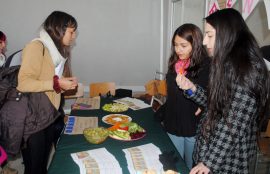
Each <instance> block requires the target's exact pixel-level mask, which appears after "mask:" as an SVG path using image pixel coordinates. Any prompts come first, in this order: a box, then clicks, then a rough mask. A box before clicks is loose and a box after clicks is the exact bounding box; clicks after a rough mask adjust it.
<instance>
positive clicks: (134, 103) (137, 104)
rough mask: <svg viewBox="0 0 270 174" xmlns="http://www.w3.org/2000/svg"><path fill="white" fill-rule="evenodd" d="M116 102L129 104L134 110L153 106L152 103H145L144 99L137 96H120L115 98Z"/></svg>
mask: <svg viewBox="0 0 270 174" xmlns="http://www.w3.org/2000/svg"><path fill="white" fill-rule="evenodd" d="M114 102H117V103H122V104H125V105H128V107H129V108H130V109H132V110H139V109H144V108H149V107H151V105H148V104H146V103H144V101H142V100H139V99H136V98H130V97H125V98H120V99H117V100H114Z"/></svg>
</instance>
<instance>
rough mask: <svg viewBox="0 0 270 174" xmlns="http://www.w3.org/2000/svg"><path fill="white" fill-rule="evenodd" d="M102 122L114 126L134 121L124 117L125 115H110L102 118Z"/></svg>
mask: <svg viewBox="0 0 270 174" xmlns="http://www.w3.org/2000/svg"><path fill="white" fill-rule="evenodd" d="M102 121H103V122H104V123H107V124H111V125H114V124H116V123H118V122H121V123H127V122H130V121H132V118H131V117H130V116H128V115H123V114H109V115H105V116H104V117H102Z"/></svg>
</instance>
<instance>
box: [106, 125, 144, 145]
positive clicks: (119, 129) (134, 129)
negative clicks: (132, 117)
mask: <svg viewBox="0 0 270 174" xmlns="http://www.w3.org/2000/svg"><path fill="white" fill-rule="evenodd" d="M108 130H109V131H110V132H109V136H110V137H111V138H113V139H116V140H121V141H135V140H139V139H142V138H143V137H145V135H146V131H145V130H144V129H143V128H142V127H141V126H139V125H138V124H137V123H134V122H127V123H117V124H115V125H113V126H112V127H110V128H108Z"/></svg>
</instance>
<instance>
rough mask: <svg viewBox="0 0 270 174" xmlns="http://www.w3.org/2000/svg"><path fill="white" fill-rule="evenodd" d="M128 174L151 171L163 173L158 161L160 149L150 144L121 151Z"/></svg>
mask: <svg viewBox="0 0 270 174" xmlns="http://www.w3.org/2000/svg"><path fill="white" fill-rule="evenodd" d="M123 151H124V153H125V156H126V159H127V164H128V170H129V172H130V174H138V173H143V172H144V171H147V170H151V171H155V172H156V173H162V172H163V165H162V164H161V162H160V161H159V155H160V154H161V151H160V149H159V148H158V147H157V146H155V145H154V144H152V143H149V144H145V145H141V146H136V147H131V148H127V149H123Z"/></svg>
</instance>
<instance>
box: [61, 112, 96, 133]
mask: <svg viewBox="0 0 270 174" xmlns="http://www.w3.org/2000/svg"><path fill="white" fill-rule="evenodd" d="M96 127H98V117H79V116H68V119H67V122H66V127H65V131H64V134H71V135H76V134H83V130H84V129H85V128H96Z"/></svg>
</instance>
